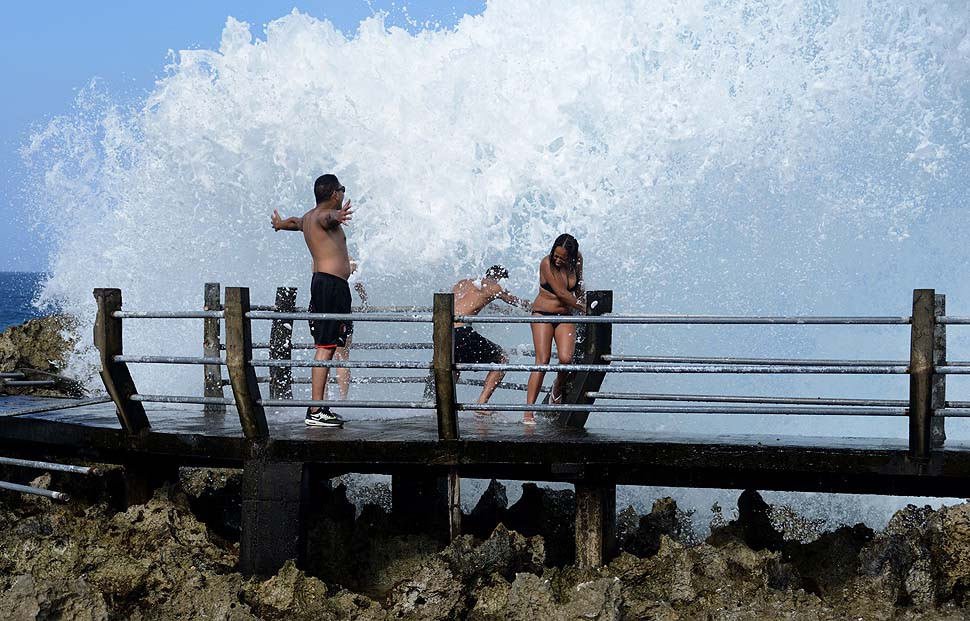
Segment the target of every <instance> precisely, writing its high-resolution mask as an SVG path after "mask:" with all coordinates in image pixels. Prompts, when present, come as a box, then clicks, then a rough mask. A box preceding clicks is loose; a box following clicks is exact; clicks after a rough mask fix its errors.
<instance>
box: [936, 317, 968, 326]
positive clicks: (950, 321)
mask: <svg viewBox="0 0 970 621" xmlns="http://www.w3.org/2000/svg"><path fill="white" fill-rule="evenodd" d="M936 323H942V324H946V325H950V326H970V317H956V316H948V315H943V316H942V317H937V318H936Z"/></svg>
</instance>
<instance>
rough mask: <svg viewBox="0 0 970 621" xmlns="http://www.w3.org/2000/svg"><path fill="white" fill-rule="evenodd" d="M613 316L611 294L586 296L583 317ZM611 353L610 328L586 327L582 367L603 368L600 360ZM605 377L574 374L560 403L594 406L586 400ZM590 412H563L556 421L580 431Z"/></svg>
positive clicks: (607, 326)
mask: <svg viewBox="0 0 970 621" xmlns="http://www.w3.org/2000/svg"><path fill="white" fill-rule="evenodd" d="M612 312H613V292H612V291H609V290H606V291H590V292H588V293H587V294H586V314H587V315H603V314H606V313H612ZM612 351H613V324H609V323H591V324H587V325H586V339H585V341H584V344H583V351H582V353H581V359H580V360H579V362H582V363H584V364H603V365H606V364H608V363H605V362H603V359H602V356H604V355H607V354H609V353H611V352H612ZM605 377H606V373H601V372H581V373H574V374H573V377H572V380H571V381H570V382H569V386H568V387H567V388H566V390H565V391H564V397H563V403H583V404H585V403H593V401H595V399H590V398H589V397H587V396H586V393H587V392H595V391H597V390H599V389H600V386H602V385H603V379H604V378H605ZM587 418H589V412H564V413H562V414H560V415H559V416H557V417H556V418H555V421H556V424H557V425H560V426H562V427H573V428H582V427H584V426H585V425H586V419H587Z"/></svg>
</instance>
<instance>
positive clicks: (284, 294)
mask: <svg viewBox="0 0 970 621" xmlns="http://www.w3.org/2000/svg"><path fill="white" fill-rule="evenodd" d="M98 291H102V292H105V291H107V292H111V293H110V295H109V294H106V293H102V294H101V295H100V296H99V294H98V293H97V292H96V297H98V299H99V323H98V326H99V328H98V329H99V332H98V334H99V339H98V341H99V349H100V350H101V352H102V362H103V364H104V365H105V372H104V373H102V375H103V377H105V378H106V382H111V383H112V384H113V386H112V387H109V393H110V394H112V395H117V397H116V399H117V400H118V401H119V402H123V405H124V407H123V406H122V405H119V406H118V411H119V417H120V418H122V419H123V420H122V424H123V426H124V427H125V428H126V429H129V430H133V429H137V427H138V424H139V423H143V424H144V425H145V426H147V419H144V421H141V418H140V417H142V416H143V410H142V411H141V412H139V410H138V407H133V404H134V405H138V406H139V407H140V404H141V403H144V402H166V403H191V404H202V405H205V406H206V411H207V412H211V411H216V409H219V410H221V411H224V410H225V407H226V406H228V405H235V407H236V408H237V410H238V411H239V416H240V421H241V423H242V426H243V429H244V431H245V432H246V435H247V436H251V437H260V436H263V435H266V434H267V433H268V428H267V427H266V422H265V415H264V413H263V411H262V408H263V407H289V406H293V407H303V406H304V405H307V406H315V405H328V406H329V405H337V404H339V405H341V406H345V407H361V408H367V407H371V408H382V409H383V408H404V409H435V410H436V411H437V415H438V422H439V425H438V428H439V437H440V438H442V439H455V438H457V437H458V422H457V417H456V413H457V412H459V411H468V410H477V411H483V412H488V411H500V410H501V411H512V412H515V411H526V412H528V411H539V412H546V413H551V414H553V415H555V416H556V420H557V421H558V422H559V424H562V425H566V426H582V425H583V424H584V423H585V421H586V417H587V416H588V415H589V413H591V412H631V413H632V412H637V413H665V414H754V415H808V416H829V415H837V416H889V417H908V418H909V423H910V449H911V453H912V454H913V456H914V457H915V458H918V459H923V458H926V457H927V456H928V454H929V450H930V449H931V448H932V447H933V446H937V447H938V446H941V445H942V441H943V438H944V437H945V433H944V427H943V419H944V418H945V417H948V416H952V417H967V416H970V402H955V401H953V402H948V401H946V400H945V377H946V375H958V374H959V375H963V374H970V362H960V361H947V360H946V333H945V326H946V325H970V318H963V317H946V315H945V312H944V310H945V299H944V296H942V295H936V294H935V292H934V291H933V290H916V291H914V297H913V314H912V315H911V316H909V317H899V316H867V317H846V316H825V317H810V316H756V317H740V316H723V315H634V314H629V315H623V314H612V292H608V291H600V292H590V293H589V297H588V300H589V302H590V304H589V306H588V308H589V309H590V310H589V312H588V314H587V315H581V316H569V317H568V318H564V317H562V316H510V315H501V316H499V315H474V316H467V315H455V313H454V299H453V296H451V295H450V294H436V296H435V303H434V305H433V306H432V307H431V309H430V310H431V312H430V313H428V312H426V311H427V309H424V308H421V309H418V308H417V307H380V308H378V307H370V309H369V311H377V312H354V313H349V314H347V313H309V312H304V313H301V312H296V311H295V298H296V290H295V289H292V288H289V289H283V288H281V289H279V290H278V291H277V301H276V304H275V305H273V306H271V307H256V306H252V305H250V304H249V294H248V289H241V288H230V289H227V290H226V299H225V302H222V301H221V300H220V299H219V286H218V285H216V284H209V285H207V286H206V305H205V310H202V311H184V312H179V311H144V312H141V311H122V310H121V303H120V292H118V291H117V290H98ZM112 296H116V298H117V299H116V300H115V301H112V300H114V298H113V297H112ZM388 308H394V309H401V308H404V309H406V310H403V311H401V312H387V309H388ZM264 309H266V310H264ZM161 318H164V319H171V318H201V319H204V320H205V322H206V323H205V331H204V338H203V342H204V355H203V356H201V357H175V356H131V355H123V354H122V353H121V347H120V327H119V326H118V325H115V323H113V322H120V320H122V319H161ZM259 320H269V321H273V328H272V330H271V336H270V341H269V342H268V343H253V341H252V336H251V323H252V322H253V321H259ZM297 320H301V321H303V320H307V321H314V320H340V321H355V322H394V323H431V324H432V325H433V339H432V342H431V343H425V342H407V343H361V344H359V346H358V347H357V348H358V349H361V350H430V351H432V354H433V359H432V361H431V362H425V361H413V360H405V361H386V360H385V361H378V360H294V359H293V358H292V352H293V351H294V350H300V349H309V348H311V347H312V345H310V344H306V343H299V344H294V343H293V342H292V332H293V328H292V327H293V322H294V321H297ZM455 322H462V323H466V324H475V323H479V324H486V323H501V324H532V323H564V322H569V323H575V324H577V325H579V326H582V327H583V328H584V329H585V333H586V336H585V340H584V341H583V343H582V346H581V347H580V348H579V349H578V350H577V354H576V358H575V359H574V361H573V362H570V363H568V364H521V363H505V364H495V363H463V362H456V361H455V360H454V327H453V326H454V323H455ZM614 325H792V326H810V325H859V326H910V328H911V333H912V335H911V348H910V349H911V351H910V359H909V360H908V361H906V360H853V359H846V360H839V359H796V358H752V357H730V356H704V357H700V356H651V355H639V354H614V353H612V327H613V326H614ZM223 327H224V329H225V332H224V334H225V343H223V342H222V339H221V336H222V333H221V332H220V330H221V329H222V328H223ZM115 332H117V335H115ZM114 341H118V343H116V344H115V343H114ZM257 349H269V352H270V355H269V358H268V359H259V358H254V357H253V351H254V350H257ZM522 349H523V351H521V352H517V353H528V354H532V353H533V352H532V351H531V350H525V349H524V348H522ZM223 351H224V352H225V354H226V355H225V358H224V359H223V358H222V357H221V352H223ZM128 363H134V364H138V363H154V364H198V365H204V366H205V378H206V393H205V396H204V397H194V396H178V395H140V394H138V393H137V391H136V390H135V389H134V383H133V382H132V381H131V379H130V376H129V375H128V374H127V368H126V364H128ZM222 367H227V368H228V370H229V380H228V385H229V386H231V387H232V392H233V397H232V398H228V397H226V396H225V395H224V393H223V386H224V385H227V382H224V381H223V380H222V377H221V371H220V369H221V368H222ZM256 368H268V369H269V370H270V375H269V376H263V377H259V376H257V375H256V373H255V369H256ZM294 368H327V369H332V368H338V369H339V368H345V369H397V370H430V371H431V376H430V377H429V378H422V377H393V376H386V377H371V378H355V379H354V383H359V384H367V383H373V384H391V383H402V384H403V383H425V384H429V385H433V386H434V393H435V394H434V396H435V401H434V403H431V402H429V401H426V400H424V401H415V400H401V401H380V400H358V401H339V402H334V401H327V400H312V399H293V398H292V385H293V384H294V383H305V382H307V381H308V380H307V378H293V377H292V375H291V374H290V371H291V370H292V369H294ZM463 371H472V372H489V371H505V372H508V371H511V372H540V373H544V372H555V373H558V374H559V380H560V381H561V382H562V388H563V390H562V394H563V402H562V403H541V404H522V403H518V404H511V403H492V404H478V403H464V402H458V400H457V398H456V389H455V387H456V385H458V384H466V385H484V382H483V381H482V380H472V379H469V378H464V379H462V380H458V379H457V378H456V377H455V376H456V374H457V373H460V372H463ZM614 373H615V374H629V373H636V374H670V373H673V374H766V375H775V374H832V375H844V374H853V375H908V376H909V378H910V397H909V399H908V400H899V399H896V400H891V399H839V398H807V397H770V396H768V397H765V396H762V397H746V396H741V395H666V394H657V393H639V392H625V393H624V392H610V391H603V390H601V389H600V387H601V384H602V382H603V380H604V378H605V377H606V376H607V375H609V374H614ZM267 382H269V384H270V397H269V398H268V399H264V398H262V396H261V395H260V394H259V384H260V383H263V384H265V383H267ZM499 387H501V388H506V389H511V390H520V391H521V390H524V389H525V388H526V387H525V386H524V385H523V384H519V383H509V382H502V383H500V384H499ZM112 388H113V390H112ZM550 400H551V399H550ZM597 401H599V402H597ZM603 401H607V402H603ZM609 401H626V402H627V403H610V402H609ZM651 401H660V402H663V401H667V402H670V401H675V402H681V403H679V404H677V405H662V404H661V405H658V404H656V403H650V402H651ZM688 401H693V402H700V403H710V404H737V405H731V406H728V405H696V404H687V405H684V404H683V402H688ZM630 402H637V403H630ZM126 409H127V410H130V411H125V410H126Z"/></svg>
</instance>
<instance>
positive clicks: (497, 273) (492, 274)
mask: <svg viewBox="0 0 970 621" xmlns="http://www.w3.org/2000/svg"><path fill="white" fill-rule="evenodd" d="M508 277H509V271H508V270H507V269H505V266H502V265H493V266H492V267H490V268H488V269H487V270H485V278H494V279H495V280H502V279H503V278H508Z"/></svg>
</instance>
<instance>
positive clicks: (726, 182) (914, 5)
mask: <svg viewBox="0 0 970 621" xmlns="http://www.w3.org/2000/svg"><path fill="white" fill-rule="evenodd" d="M967 27H968V17H967V12H966V7H965V4H963V3H962V2H950V3H945V2H929V1H926V2H918V1H913V2H904V3H898V2H889V1H888V0H886V1H880V0H873V1H871V2H868V3H865V4H860V3H856V2H836V1H832V2H814V1H813V2H806V1H804V0H801V1H798V0H788V1H784V2H781V3H780V4H779V3H778V2H774V3H761V2H742V1H733V2H732V1H724V2H709V1H708V2H700V1H687V2H682V1H678V2H672V1H671V2H666V1H660V2H658V1H649V2H647V1H644V2H635V1H619V0H617V1H606V2H602V3H597V4H596V5H592V4H589V3H582V2H578V3H564V2H552V1H541V0H533V1H529V2H521V1H514V2H513V1H511V0H493V1H492V2H490V3H489V4H488V7H487V9H486V11H485V12H484V14H482V15H479V16H474V17H466V18H464V19H462V20H461V21H460V22H459V23H458V24H457V25H456V26H455V27H454V28H448V29H439V30H421V31H418V32H416V33H410V32H407V31H405V30H402V29H399V28H396V27H389V26H387V25H386V24H385V22H384V18H383V17H381V16H379V15H378V16H375V17H372V18H370V19H367V20H365V21H364V22H362V23H361V24H360V26H359V29H358V31H357V32H355V33H352V34H345V33H341V32H339V31H337V30H336V29H335V28H334V27H333V25H332V24H330V23H329V22H327V21H320V20H317V19H314V18H313V17H310V16H308V15H305V14H301V13H297V12H294V13H292V14H290V15H286V16H284V17H281V18H280V19H278V20H276V21H274V22H272V23H270V24H269V25H268V26H267V27H266V30H265V32H263V33H258V34H257V35H254V34H253V32H252V29H251V28H250V27H249V26H248V25H247V24H244V23H240V22H238V21H236V20H234V19H231V18H230V19H229V20H228V21H227V23H226V27H225V30H224V32H223V37H222V42H221V44H220V46H219V49H218V50H190V51H181V52H178V53H177V54H176V55H175V56H174V57H173V62H172V64H171V66H170V67H169V68H168V70H167V72H166V75H165V77H164V78H162V79H161V80H159V81H158V83H157V84H156V86H155V88H154V90H153V91H152V92H151V94H150V95H149V96H148V97H147V98H146V99H145V100H144V101H142V102H140V103H139V104H138V105H135V106H125V105H120V104H117V103H115V99H114V98H113V97H112V95H111V94H110V93H108V92H105V90H104V89H103V88H101V87H99V86H98V85H97V84H93V85H92V86H91V87H90V88H88V89H85V90H84V91H83V92H82V93H81V95H80V96H79V98H78V101H77V105H76V108H75V112H74V113H73V114H71V115H68V116H65V117H62V118H58V119H56V120H54V121H53V122H51V123H50V124H49V125H48V126H47V127H46V128H45V129H44V130H43V131H41V132H39V133H38V134H37V135H35V136H34V137H33V139H32V140H31V141H30V143H29V144H28V145H26V146H25V147H24V155H25V158H26V160H27V161H28V164H29V166H30V167H31V170H32V171H33V172H34V173H35V175H34V177H33V181H32V182H31V185H30V187H29V190H28V194H29V196H30V197H31V200H32V201H33V209H34V212H35V213H36V217H37V218H38V219H41V220H44V221H45V222H47V223H48V224H49V226H51V227H52V229H53V233H52V240H51V243H52V244H53V245H54V247H55V249H56V250H55V253H54V259H53V264H52V266H51V271H52V276H51V277H50V280H49V281H48V282H47V284H46V287H45V290H44V294H43V296H42V300H41V301H42V302H56V303H58V304H60V305H62V306H63V307H64V308H65V309H66V310H67V311H69V312H72V313H75V314H77V315H79V316H80V317H82V318H83V319H84V320H86V321H90V320H91V319H92V317H93V313H94V304H93V299H92V296H91V289H92V288H93V287H98V286H115V287H120V288H121V289H123V291H124V296H125V304H126V307H129V308H134V309H151V308H165V309H172V308H198V307H199V306H200V304H201V300H200V298H201V290H202V283H203V282H206V281H219V282H221V283H223V284H224V285H247V286H250V287H252V289H253V298H254V300H256V301H257V302H263V301H269V300H271V299H272V293H273V290H274V288H275V287H276V286H277V285H294V286H301V287H305V286H306V284H307V278H308V274H307V272H308V267H309V261H308V259H307V257H306V252H305V249H304V248H303V245H302V240H301V239H300V237H299V236H298V235H292V234H286V233H274V232H273V231H272V230H271V229H270V227H269V214H270V212H271V211H272V209H273V208H280V209H281V211H283V212H284V213H286V214H294V213H299V212H301V211H302V210H305V209H307V208H309V207H310V206H311V202H312V199H311V197H312V194H311V184H312V181H313V179H314V178H315V177H316V176H318V175H319V174H322V173H324V172H334V173H336V174H337V175H338V176H339V177H340V179H341V181H342V182H343V183H344V184H345V185H346V186H347V187H348V196H349V197H350V198H351V199H352V200H353V201H354V203H355V204H356V205H357V207H358V212H357V214H356V217H355V220H354V222H353V225H352V226H350V227H349V228H348V234H349V238H350V240H351V251H352V254H354V255H355V256H356V257H358V258H359V259H360V260H361V263H362V274H361V277H362V278H363V279H364V280H366V282H367V283H368V285H369V286H370V289H371V292H372V299H373V300H374V301H375V303H419V304H427V303H428V302H429V300H430V296H431V292H432V290H435V289H441V288H444V287H446V286H449V285H450V284H451V283H452V282H453V281H454V280H455V279H456V278H457V277H460V276H468V275H478V274H480V273H481V272H482V270H483V269H484V268H485V267H487V266H488V265H491V264H492V263H496V262H501V263H505V264H506V265H508V266H509V268H510V271H511V272H512V279H511V286H512V288H513V289H514V290H516V292H518V293H521V294H523V295H530V294H531V292H532V291H533V290H534V289H535V288H536V284H537V283H536V277H535V272H536V265H537V263H538V260H539V259H540V257H541V256H542V255H543V254H544V253H545V252H548V248H549V245H550V243H551V241H552V239H553V238H554V237H555V236H556V235H557V234H558V233H560V232H563V231H568V232H571V233H573V234H574V235H576V237H577V238H579V240H580V244H581V248H582V250H583V251H584V253H585V255H586V257H587V268H586V275H587V280H588V281H589V284H590V285H591V286H592V287H594V288H612V289H614V290H615V291H616V296H617V309H618V310H619V311H639V312H693V313H697V312H713V313H731V312H733V313H811V312H816V311H819V312H824V313H828V314H839V313H850V314H851V313H858V314H905V313H906V312H907V310H908V309H907V304H908V297H909V290H910V289H912V288H913V287H916V286H927V285H929V286H937V287H938V288H940V289H945V290H946V291H947V293H950V294H951V296H952V299H953V302H956V303H958V304H966V303H967V302H961V300H970V287H967V286H966V284H964V280H965V279H964V278H963V268H962V266H965V264H966V262H965V260H964V259H963V258H962V257H961V256H960V255H959V252H958V250H959V247H953V248H950V249H940V248H946V244H947V243H948V242H953V245H954V246H956V244H958V243H960V242H959V240H961V239H963V238H965V235H964V233H965V232H966V225H965V224H964V223H963V222H962V221H961V219H960V218H959V216H961V214H962V208H963V207H964V206H965V198H963V197H964V196H966V194H967V192H966V190H967V179H966V170H967V164H968V162H970V157H968V140H967V131H966V118H967V100H968V94H970V93H968V87H967V83H968V80H967V78H968V76H970V63H968V56H967V53H966V50H967V49H968V46H970V43H968V35H967ZM928 240H932V243H933V244H940V246H939V248H934V249H933V251H932V252H930V251H928V250H927V248H928ZM958 296H962V297H958ZM953 302H951V304H952V303H953ZM84 329H85V333H87V329H88V327H87V326H86V327H85V328H84ZM381 329H384V328H381ZM126 330H128V332H126V336H129V337H130V338H129V342H130V343H131V345H130V346H129V350H130V351H132V353H139V352H141V353H162V352H165V353H171V354H197V353H198V351H199V340H200V339H199V327H198V325H197V324H195V323H191V322H189V323H188V324H186V323H175V322H168V323H165V322H155V323H151V324H149V323H144V324H134V323H133V324H132V325H131V326H130V327H126ZM386 330H387V332H388V334H390V333H392V332H393V329H391V328H386ZM496 334H504V333H496ZM755 334H757V335H758V336H757V337H755V336H754V335H755ZM766 334H767V335H768V336H765V335H766ZM802 334H804V333H802ZM818 334H819V333H817V332H816V333H811V334H810V335H807V336H803V335H798V336H794V335H793V333H791V332H782V331H774V332H769V331H761V332H757V333H755V332H744V331H722V332H718V333H714V332H710V331H708V332H703V331H690V330H686V331H680V332H677V331H676V330H673V329H670V330H663V329H657V330H654V331H651V332H650V333H649V334H646V333H645V332H638V333H636V334H633V333H631V334H626V335H625V336H624V337H623V338H625V339H627V340H626V341H625V342H624V346H623V348H622V349H624V350H625V351H630V352H638V351H653V352H657V353H661V352H663V353H666V354H677V353H683V354H691V353H694V354H698V353H718V352H715V351H712V350H714V349H717V350H720V351H721V353H734V354H738V355H742V354H744V355H752V354H755V353H759V352H761V353H769V354H779V355H781V354H785V355H797V354H805V355H810V354H817V353H824V352H825V351H826V348H829V347H830V346H831V345H832V343H831V341H832V339H830V338H828V337H824V338H820V337H817V335H818ZM839 334H840V336H839V338H838V339H836V340H837V341H838V343H839V344H840V345H843V346H847V349H846V348H843V350H840V352H839V353H840V354H841V355H846V357H852V356H853V355H856V354H859V353H860V350H861V349H862V348H863V346H864V345H865V346H866V347H869V346H870V345H872V347H869V352H870V355H890V356H891V357H898V355H899V351H898V349H899V348H898V347H897V345H898V344H899V342H904V341H905V338H903V340H902V341H899V340H898V339H897V341H898V342H897V341H891V340H888V339H881V337H880V338H879V339H873V338H872V333H871V332H866V331H862V332H861V334H862V336H856V335H855V334H858V333H854V335H853V336H841V333H839ZM381 336H383V335H381ZM903 337H905V335H903ZM503 338H504V339H505V340H506V341H510V340H511V342H523V341H528V340H529V337H528V335H527V333H526V332H521V333H520V332H516V333H515V334H514V335H513V336H507V335H506V336H504V337H503ZM874 342H875V343H876V344H875V345H873V343H874ZM772 348H774V350H772ZM780 350H783V351H780ZM795 350H797V351H795ZM84 356H90V354H89V353H88V354H84V355H82V357H80V358H79V363H81V362H83V361H89V360H90V358H89V357H84ZM199 375H200V374H199V373H198V372H197V369H166V370H165V372H164V373H161V372H156V373H153V374H148V375H146V377H145V379H140V378H139V382H140V386H142V389H143V390H145V391H146V392H148V391H150V390H168V391H170V392H178V393H185V392H197V391H198V388H199V386H200V384H201V380H200V378H199ZM695 379H696V378H695ZM624 381H627V380H624ZM630 381H632V380H630ZM678 381H679V380H676V379H673V378H650V382H651V384H650V386H651V388H653V389H660V388H664V387H670V388H676V387H677V386H679V385H678V384H677V382H678ZM692 381H693V380H692ZM704 381H705V382H712V381H713V380H712V379H710V378H704ZM757 381H758V382H760V381H762V380H757ZM731 382H733V383H731ZM731 382H726V383H723V384H722V385H723V386H731V387H734V388H739V389H743V388H749V389H751V388H753V387H755V383H754V382H756V380H748V379H741V380H731ZM812 382H814V380H808V381H803V382H802V383H800V384H797V385H794V386H791V387H787V388H785V390H790V391H798V390H799V389H802V390H805V389H810V388H813V387H815V386H816V384H814V383H812ZM711 385H716V383H715V384H708V387H710V386H711ZM187 386H189V387H191V389H188V388H186V387H187ZM825 386H826V387H828V388H831V387H832V386H836V387H838V384H833V383H828V384H825ZM853 386H855V387H856V388H858V387H859V386H860V385H859V384H855V385H853ZM865 386H866V388H865V390H870V388H871V390H872V391H873V392H878V391H880V390H882V387H883V386H884V385H882V384H878V383H867V384H865ZM893 386H895V384H893ZM651 420H654V419H651ZM649 424H651V425H653V424H657V425H659V426H660V427H663V426H664V425H667V424H671V425H672V424H674V423H672V422H668V423H655V422H651V423H649ZM732 424H733V423H732ZM786 424H788V423H787V422H786ZM725 425H728V423H725Z"/></svg>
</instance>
